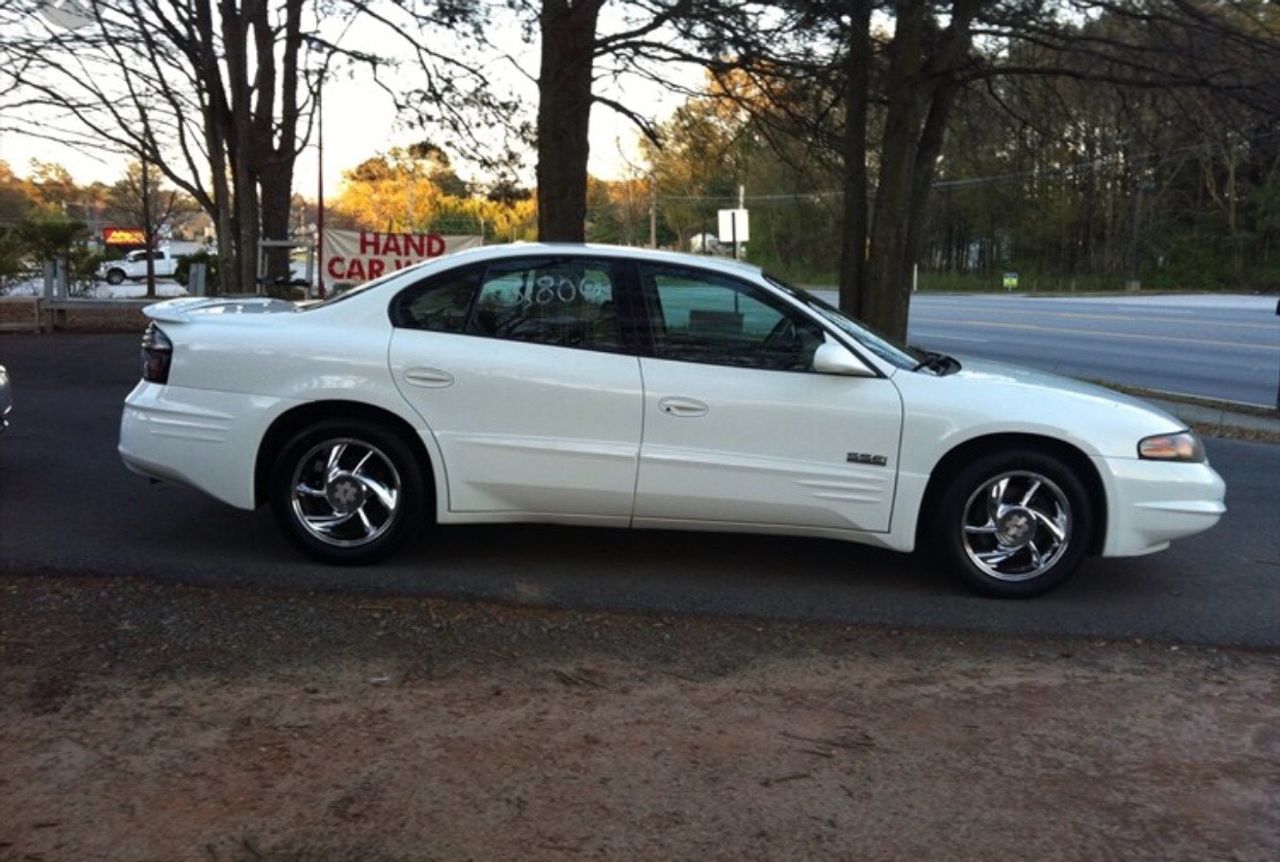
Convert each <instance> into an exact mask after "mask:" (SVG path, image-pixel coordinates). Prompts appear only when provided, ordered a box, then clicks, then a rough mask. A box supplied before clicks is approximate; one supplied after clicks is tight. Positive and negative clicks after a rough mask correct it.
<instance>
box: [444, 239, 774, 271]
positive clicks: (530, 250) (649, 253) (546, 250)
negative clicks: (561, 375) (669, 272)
mask: <svg viewBox="0 0 1280 862" xmlns="http://www.w3.org/2000/svg"><path fill="white" fill-rule="evenodd" d="M530 254H535V255H536V254H555V255H564V254H570V255H580V256H583V257H597V256H603V257H620V258H627V259H630V260H647V261H651V262H654V263H668V264H674V265H677V266H697V267H701V268H703V269H714V270H719V271H721V272H724V273H727V274H729V275H751V276H759V275H760V273H761V269H760V267H758V266H756V265H754V264H750V263H747V262H745V261H741V260H733V259H732V258H723V257H716V256H713V255H704V254H688V253H685V252H679V251H664V250H662V249H652V248H637V247H635V246H626V245H605V244H599V243H578V242H513V243H506V244H503V245H486V246H478V247H476V248H469V249H464V250H462V251H456V252H453V253H452V254H449V255H446V256H445V257H444V258H440V259H441V260H447V261H449V262H450V263H457V262H460V261H462V260H463V259H464V258H467V257H472V256H474V257H477V258H483V259H484V260H496V259H500V258H504V257H524V256H526V255H530Z"/></svg>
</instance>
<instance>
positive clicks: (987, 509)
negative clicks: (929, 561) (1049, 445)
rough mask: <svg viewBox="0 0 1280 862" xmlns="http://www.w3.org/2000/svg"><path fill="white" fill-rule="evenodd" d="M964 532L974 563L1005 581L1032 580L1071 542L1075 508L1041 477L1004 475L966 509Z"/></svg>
mask: <svg viewBox="0 0 1280 862" xmlns="http://www.w3.org/2000/svg"><path fill="white" fill-rule="evenodd" d="M962 521H963V522H962V524H961V529H962V530H963V542H964V550H965V553H966V554H968V556H969V559H970V560H972V561H973V564H974V565H975V566H977V567H978V568H979V569H981V570H982V571H983V572H985V573H986V574H988V575H990V576H991V577H993V578H996V579H997V580H1001V581H1029V580H1031V579H1032V578H1036V577H1039V576H1040V575H1042V574H1044V573H1045V572H1047V571H1048V570H1049V569H1051V568H1052V567H1053V565H1054V564H1055V563H1056V562H1058V560H1059V559H1061V558H1062V555H1063V554H1064V553H1066V551H1067V546H1068V545H1069V544H1070V541H1071V504H1070V503H1069V502H1068V501H1067V496H1066V495H1065V494H1064V493H1062V489H1061V488H1059V487H1058V486H1057V485H1055V484H1054V483H1053V482H1051V481H1050V480H1049V479H1047V478H1046V477H1044V476H1042V475H1040V474H1039V473H1032V472H1029V471H1023V470H1017V471H1011V472H1007V473H1002V474H1000V475H999V476H996V477H995V478H994V479H991V480H990V481H988V482H986V483H984V484H983V485H980V486H979V487H978V489H977V490H976V491H974V492H973V493H972V494H971V495H970V496H969V500H968V502H966V503H965V506H964V515H963V519H962Z"/></svg>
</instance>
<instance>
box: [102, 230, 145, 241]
mask: <svg viewBox="0 0 1280 862" xmlns="http://www.w3.org/2000/svg"><path fill="white" fill-rule="evenodd" d="M102 244H103V245H146V244H147V234H146V232H145V231H143V229H142V228H140V227H104V228H103V229H102Z"/></svg>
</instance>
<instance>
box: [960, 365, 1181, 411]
mask: <svg viewBox="0 0 1280 862" xmlns="http://www.w3.org/2000/svg"><path fill="white" fill-rule="evenodd" d="M957 359H959V360H960V365H961V369H960V370H959V371H957V372H956V373H955V374H954V375H952V376H954V377H958V378H961V379H965V380H969V381H972V382H974V383H976V384H978V385H997V386H1000V387H1007V388H1008V389H1010V390H1016V389H1018V388H1022V387H1026V388H1029V389H1031V388H1033V389H1035V391H1036V393H1037V396H1038V397H1043V396H1044V393H1045V390H1053V391H1055V392H1058V393H1063V394H1065V395H1068V396H1074V397H1075V398H1079V399H1081V400H1084V401H1094V402H1098V403H1099V406H1103V405H1112V406H1120V407H1126V408H1133V409H1137V410H1141V411H1143V412H1144V413H1147V414H1154V415H1155V416H1158V417H1159V418H1161V419H1162V420H1164V421H1166V422H1168V423H1170V424H1172V425H1176V426H1178V427H1179V428H1185V427H1186V425H1187V423H1185V422H1183V421H1182V420H1180V419H1177V418H1175V417H1174V416H1172V415H1170V414H1169V413H1167V412H1165V411H1164V410H1161V409H1160V408H1159V407H1156V406H1155V405H1153V404H1151V403H1149V402H1147V401H1143V400H1142V399H1141V398H1135V397H1133V396H1132V395H1126V394H1124V393H1123V392H1117V391H1115V390H1114V389H1108V388H1106V387H1105V386H1098V385H1097V384H1094V383H1088V382H1086V381H1084V380H1077V379H1076V378H1074V377H1066V376H1063V375H1061V374H1053V373H1052V372H1049V371H1037V370H1036V369H1033V368H1023V367H1022V366H1019V365H1009V364H1007V363H1004V362H994V361H992V360H989V359H974V358H973V357H957Z"/></svg>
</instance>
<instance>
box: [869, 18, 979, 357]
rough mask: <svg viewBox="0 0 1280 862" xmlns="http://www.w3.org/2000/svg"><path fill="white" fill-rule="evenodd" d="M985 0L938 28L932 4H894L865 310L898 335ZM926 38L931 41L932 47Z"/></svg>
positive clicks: (903, 326) (886, 330)
mask: <svg viewBox="0 0 1280 862" xmlns="http://www.w3.org/2000/svg"><path fill="white" fill-rule="evenodd" d="M980 6H981V0H956V2H954V3H952V4H951V9H950V11H949V18H950V22H949V23H948V25H947V27H946V29H945V30H942V31H941V32H938V31H937V29H936V28H937V25H936V22H935V21H934V20H933V18H932V17H931V14H932V13H931V4H929V3H927V2H925V0H898V2H897V3H896V11H897V23H896V29H895V31H894V37H893V42H892V43H891V44H890V46H889V68H888V72H887V75H886V80H885V98H886V101H887V102H888V106H889V108H888V113H887V114H886V116H885V125H884V134H883V137H882V143H881V158H880V183H879V185H878V186H877V188H876V199H875V211H874V213H873V215H872V221H871V251H870V254H869V256H868V259H867V268H866V281H867V289H866V290H865V291H864V292H863V294H864V296H863V301H862V307H861V312H862V315H861V316H862V318H863V319H864V320H866V321H867V323H869V324H871V325H872V326H873V327H875V328H877V329H879V330H881V331H882V332H884V333H886V334H887V335H889V336H891V337H894V338H897V339H899V340H905V339H906V336H907V313H908V310H909V308H910V301H911V277H910V273H911V266H912V264H913V263H915V262H916V261H917V260H918V257H919V254H920V248H921V245H922V242H923V237H924V228H925V220H926V218H927V212H928V204H929V196H930V194H931V189H932V185H933V178H934V173H935V171H936V168H937V162H938V156H939V154H940V153H941V151H942V144H943V141H944V139H945V137H946V128H947V122H948V121H949V120H950V117H951V111H952V108H953V106H954V105H955V101H956V97H957V96H958V94H959V92H960V89H961V87H962V86H963V82H964V79H963V77H962V69H961V67H962V65H963V62H964V60H965V57H966V56H967V54H968V50H969V46H970V30H971V27H972V23H973V16H974V14H975V13H976V12H977V9H978V8H979V7H980ZM926 44H928V45H929V46H930V48H931V50H930V51H929V52H928V53H926V50H925V46H926ZM993 242H994V239H993ZM993 250H994V249H993Z"/></svg>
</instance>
